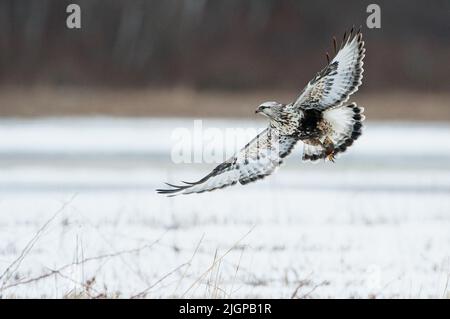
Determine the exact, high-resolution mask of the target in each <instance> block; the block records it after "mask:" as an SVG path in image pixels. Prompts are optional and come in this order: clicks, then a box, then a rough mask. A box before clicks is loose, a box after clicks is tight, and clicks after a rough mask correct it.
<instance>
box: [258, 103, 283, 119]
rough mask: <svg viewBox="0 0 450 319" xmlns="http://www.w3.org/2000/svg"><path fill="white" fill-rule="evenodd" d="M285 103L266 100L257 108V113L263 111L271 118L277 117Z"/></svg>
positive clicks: (262, 112)
mask: <svg viewBox="0 0 450 319" xmlns="http://www.w3.org/2000/svg"><path fill="white" fill-rule="evenodd" d="M283 107H284V104H283V103H279V102H274V101H269V102H264V103H262V104H261V105H260V106H258V108H257V109H256V111H255V113H261V114H263V115H265V116H267V117H269V118H271V119H277V118H278V117H279V114H281V111H282V108H283Z"/></svg>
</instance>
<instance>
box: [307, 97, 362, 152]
mask: <svg viewBox="0 0 450 319" xmlns="http://www.w3.org/2000/svg"><path fill="white" fill-rule="evenodd" d="M363 112H364V108H363V107H360V106H357V105H356V103H352V104H349V105H344V106H340V107H337V108H331V109H328V110H326V111H324V112H323V118H324V120H325V121H327V122H328V123H329V125H330V126H331V130H330V133H329V134H328V136H327V138H328V139H329V140H330V141H331V142H332V143H333V145H334V152H333V155H336V154H338V153H343V152H345V151H346V150H347V148H348V147H350V146H351V145H352V144H353V143H354V141H355V140H356V139H358V137H359V136H361V134H362V122H363V121H364V115H363V114H362V113H363ZM327 154H328V152H327V150H326V149H325V147H324V146H322V145H320V144H319V145H310V144H305V146H304V149H303V160H311V161H316V160H318V159H322V158H326V157H327Z"/></svg>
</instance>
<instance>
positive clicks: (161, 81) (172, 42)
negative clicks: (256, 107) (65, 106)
mask: <svg viewBox="0 0 450 319" xmlns="http://www.w3.org/2000/svg"><path fill="white" fill-rule="evenodd" d="M373 2H374V1H345V2H344V1H324V0H315V1H294V0H286V1H279V0H278V1H277V0H248V1H245V0H244V1H242V0H226V1H212V0H211V1H207V0H185V1H180V0H164V1H163V0H159V1H153V0H152V1H144V0H130V1H125V0H72V1H65V0H20V1H18V0H0V84H3V85H5V84H6V85H14V84H19V85H32V84H36V83H46V84H50V85H80V86H109V87H144V86H146V87H148V86H152V87H167V86H189V87H194V88H197V89H208V88H211V89H227V90H233V89H256V88H269V87H270V88H280V89H284V88H287V89H292V88H298V87H301V86H303V85H304V84H305V82H306V81H308V80H309V79H310V78H311V77H312V76H313V74H314V73H315V72H317V71H318V69H319V67H322V66H324V65H325V61H326V60H325V52H326V51H329V52H331V50H332V45H331V38H332V36H333V35H336V37H338V38H340V37H341V36H342V35H343V33H344V31H345V30H346V29H347V30H348V29H349V28H350V27H351V26H352V25H356V26H359V25H362V26H363V32H364V37H365V40H366V47H367V56H366V60H365V69H366V74H365V75H366V79H365V87H367V89H368V90H384V89H386V90H395V89H397V88H398V89H421V90H448V87H449V84H450V81H449V76H450V67H449V65H450V63H449V61H448V59H449V57H450V41H449V40H450V1H448V0H442V1H431V2H425V1H419V0H414V1H395V2H394V1H377V2H376V3H377V4H379V5H380V6H381V10H382V11H381V29H367V28H366V26H365V22H366V18H367V16H368V15H369V13H367V12H366V8H367V5H368V4H370V3H373ZM70 3H76V4H79V5H80V7H81V10H82V11H81V25H82V28H81V29H79V30H75V29H72V30H71V29H68V28H67V27H66V18H67V16H68V14H67V13H66V7H67V5H68V4H70Z"/></svg>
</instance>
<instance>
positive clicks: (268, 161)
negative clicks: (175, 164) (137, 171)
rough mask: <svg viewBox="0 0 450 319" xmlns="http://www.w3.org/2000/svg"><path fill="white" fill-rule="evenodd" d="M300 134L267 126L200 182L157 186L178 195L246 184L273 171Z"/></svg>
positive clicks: (168, 192)
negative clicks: (291, 134) (288, 133)
mask: <svg viewBox="0 0 450 319" xmlns="http://www.w3.org/2000/svg"><path fill="white" fill-rule="evenodd" d="M297 141H298V138H297V137H296V136H286V135H281V136H280V135H278V133H277V131H276V130H275V129H272V128H271V127H268V128H266V129H265V130H264V131H262V132H261V133H259V134H258V135H257V136H256V137H255V138H254V139H253V140H252V141H250V142H249V143H248V144H247V145H246V146H245V147H244V148H243V149H241V150H240V151H239V152H238V153H237V154H236V155H234V156H233V157H231V158H230V159H228V160H227V161H225V162H223V163H222V164H220V165H218V166H217V167H216V168H214V169H213V170H212V171H211V172H210V173H209V174H208V175H206V176H205V177H203V178H202V179H200V180H199V181H197V182H193V183H191V182H183V183H184V184H185V185H172V184H167V185H168V186H170V187H171V188H169V189H157V192H158V193H160V194H166V195H169V196H174V195H178V194H192V193H202V192H207V191H212V190H215V189H220V188H224V187H227V186H231V185H234V184H236V183H237V182H239V183H240V184H242V185H245V184H247V183H250V182H253V181H256V180H258V179H261V178H264V177H266V176H268V175H270V174H272V173H273V172H274V171H275V169H276V168H277V167H278V166H280V164H281V163H282V162H283V158H284V157H286V156H287V155H288V154H290V152H291V151H292V149H293V147H294V146H295V144H296V143H297Z"/></svg>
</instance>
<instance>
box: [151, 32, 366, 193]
mask: <svg viewBox="0 0 450 319" xmlns="http://www.w3.org/2000/svg"><path fill="white" fill-rule="evenodd" d="M333 48H334V51H335V56H334V58H333V59H332V60H331V61H329V56H328V53H327V61H328V64H327V66H326V67H325V68H323V69H322V70H321V71H320V72H318V73H317V74H316V75H315V76H314V78H313V79H312V80H311V81H310V82H309V83H308V84H307V86H306V87H305V88H304V89H303V91H302V92H301V94H300V96H299V97H298V98H297V99H296V100H295V101H294V102H292V103H289V104H283V103H279V102H265V103H263V104H261V105H260V106H259V107H258V109H257V110H256V113H260V114H262V115H264V116H266V117H268V118H269V126H268V127H267V128H266V129H265V130H264V131H262V132H261V133H260V134H258V135H257V136H256V137H255V138H254V139H253V140H252V141H250V142H249V143H248V144H247V145H245V146H244V148H242V149H241V150H240V151H239V152H238V153H237V154H236V155H234V156H233V157H231V158H230V159H228V160H227V161H225V162H224V163H222V164H220V165H218V166H217V167H216V168H215V169H214V170H213V171H212V172H211V173H209V174H208V175H207V176H205V177H204V178H202V179H200V180H199V181H197V182H193V183H191V182H184V184H185V185H172V184H167V185H168V186H170V187H171V188H169V189H158V190H157V191H158V193H161V194H167V195H169V196H173V195H177V194H191V193H202V192H205V191H212V190H215V189H219V188H223V187H226V186H230V185H234V184H236V183H237V182H239V183H240V184H242V185H245V184H247V183H250V182H253V181H255V180H258V179H261V178H264V177H265V176H268V175H270V174H271V173H273V172H274V171H275V169H276V168H277V167H279V166H280V165H281V163H282V162H283V159H284V158H285V157H286V156H287V155H289V154H290V153H291V151H292V149H293V148H294V146H295V145H296V144H297V142H298V141H302V142H303V143H304V147H303V160H311V161H315V160H318V159H328V160H330V161H334V160H335V156H336V155H337V154H338V153H342V152H344V151H345V150H346V149H347V148H348V147H349V146H351V145H352V144H353V142H354V141H355V140H356V139H357V138H358V137H359V136H360V135H361V128H362V121H363V120H364V116H363V115H362V113H363V110H364V109H363V108H362V107H359V106H357V105H356V104H355V103H351V104H348V105H345V104H344V103H345V102H346V101H347V100H348V99H349V97H350V95H351V94H353V93H354V92H356V91H357V90H358V87H359V86H360V85H361V81H362V74H363V58H364V53H365V49H364V41H363V40H362V34H361V32H360V31H358V32H357V33H356V34H355V35H354V34H353V29H352V30H351V31H350V33H349V35H348V36H347V33H345V34H344V39H343V41H342V43H341V45H340V47H339V50H337V44H336V39H335V38H333Z"/></svg>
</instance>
